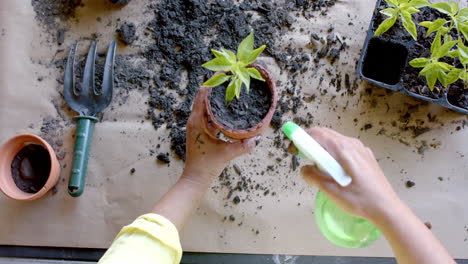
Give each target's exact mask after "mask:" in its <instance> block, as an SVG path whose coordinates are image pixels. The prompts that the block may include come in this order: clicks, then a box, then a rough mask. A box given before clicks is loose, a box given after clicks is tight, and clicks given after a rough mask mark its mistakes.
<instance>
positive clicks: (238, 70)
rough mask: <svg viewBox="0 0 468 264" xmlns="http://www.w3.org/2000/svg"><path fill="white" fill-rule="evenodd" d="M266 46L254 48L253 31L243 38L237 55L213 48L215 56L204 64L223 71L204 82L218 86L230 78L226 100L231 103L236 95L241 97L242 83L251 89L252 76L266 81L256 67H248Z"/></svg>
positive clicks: (206, 66)
mask: <svg viewBox="0 0 468 264" xmlns="http://www.w3.org/2000/svg"><path fill="white" fill-rule="evenodd" d="M265 48H266V46H265V45H262V46H261V47H259V48H257V49H254V33H253V31H252V32H250V34H249V35H248V36H247V37H246V38H245V39H244V40H242V42H241V43H240V44H239V47H238V48H237V55H236V54H234V52H232V51H230V50H226V49H221V50H220V51H219V50H211V52H212V53H213V54H214V55H215V58H214V59H212V60H210V61H208V62H206V63H204V64H203V65H202V66H203V67H204V68H206V69H208V70H211V71H223V72H225V73H219V74H216V75H214V76H213V77H211V78H210V79H208V80H207V81H206V82H204V83H203V86H206V87H216V86H219V85H221V84H223V83H225V82H227V81H229V80H230V82H229V84H228V86H227V89H226V102H227V103H230V102H231V101H232V99H234V97H236V98H238V99H239V97H240V93H241V89H242V84H244V86H245V88H246V89H247V93H248V92H249V89H250V78H254V79H257V80H261V81H265V80H264V79H263V77H262V75H261V74H260V72H259V71H258V70H257V69H255V68H254V67H247V66H249V65H250V64H252V63H254V62H255V60H256V59H257V57H258V56H259V55H260V53H262V51H263V50H264V49H265Z"/></svg>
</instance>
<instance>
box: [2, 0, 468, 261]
mask: <svg viewBox="0 0 468 264" xmlns="http://www.w3.org/2000/svg"><path fill="white" fill-rule="evenodd" d="M104 2H105V3H104ZM107 2H108V1H104V0H102V1H84V3H85V5H84V7H82V8H79V9H78V10H77V17H78V18H79V19H78V20H79V24H78V25H77V24H76V23H75V22H72V23H71V24H72V26H71V30H70V31H68V32H67V35H66V39H65V40H66V41H65V43H64V44H63V45H62V47H64V48H65V50H64V51H58V49H59V47H58V46H57V45H56V44H55V43H54V42H53V41H52V44H51V42H47V41H46V40H47V39H49V40H50V38H51V36H50V34H48V33H46V32H44V30H43V29H42V28H41V27H40V26H38V24H37V21H35V19H34V16H35V13H34V11H33V9H32V7H31V5H30V1H14V0H7V1H1V3H0V27H1V36H0V54H1V56H0V58H1V61H0V124H1V125H0V126H1V128H0V142H4V141H5V140H7V139H8V138H10V137H12V136H14V135H15V134H17V133H20V132H31V133H36V134H41V132H40V128H41V126H42V124H43V120H44V119H47V118H52V119H59V120H61V121H60V124H59V125H60V126H63V129H62V130H61V131H63V133H59V134H57V135H55V134H54V131H50V132H49V135H48V137H49V138H53V139H54V140H57V139H61V140H63V143H64V144H63V146H61V147H60V149H59V150H58V152H59V153H65V154H66V155H65V157H64V159H63V160H61V164H62V165H63V166H64V168H63V170H62V173H61V179H60V182H59V184H58V186H57V191H58V192H57V193H56V194H52V193H51V192H49V193H48V194H47V195H46V197H44V198H43V199H40V200H37V201H33V202H17V201H13V200H10V199H8V198H7V197H5V196H4V195H0V208H1V210H0V221H1V223H2V225H1V226H0V244H10V245H34V246H60V247H88V248H106V247H108V246H109V245H110V243H111V241H112V239H113V238H114V236H115V235H116V234H117V232H118V231H119V230H120V228H121V227H122V226H123V225H126V224H128V223H130V222H131V221H133V219H134V218H136V217H137V216H139V215H141V214H143V213H146V212H148V211H149V210H150V209H151V208H152V206H153V205H154V203H155V202H156V201H157V200H158V198H160V197H161V195H163V193H164V192H165V191H166V190H167V189H168V188H169V187H170V186H171V184H173V183H174V182H175V181H176V180H177V178H178V176H179V175H180V173H181V171H182V168H183V163H182V162H181V161H176V160H175V159H174V158H172V157H171V160H172V162H171V164H170V166H167V165H160V164H158V163H156V162H155V156H151V155H150V153H149V150H150V149H153V150H155V149H156V148H155V146H156V145H157V144H161V148H162V150H158V151H164V152H166V151H167V152H170V151H169V142H168V139H167V137H168V130H166V129H164V128H161V129H159V130H157V131H156V130H155V129H154V128H153V127H152V126H151V123H150V122H149V121H145V122H143V123H141V120H143V119H144V113H145V112H146V107H147V106H146V105H145V104H143V103H142V102H144V101H145V97H146V96H147V95H146V93H145V92H144V91H143V92H142V91H136V90H135V91H132V92H131V94H130V96H129V98H128V100H127V103H126V104H125V105H121V106H119V105H117V104H116V103H115V102H114V103H113V104H112V105H111V106H110V107H109V108H107V109H106V110H104V119H103V121H102V122H100V123H98V124H96V126H95V130H94V135H93V143H92V150H91V155H90V159H89V167H88V176H87V184H86V189H85V192H84V194H83V195H82V196H81V197H79V198H72V197H70V196H69V195H68V194H67V188H66V187H67V182H68V176H69V172H70V171H69V170H70V167H71V162H70V161H71V153H72V144H73V138H72V133H73V132H74V123H73V121H71V117H72V115H71V114H70V113H67V112H64V110H63V109H64V108H63V105H62V104H63V100H62V99H61V97H60V95H59V94H58V91H61V90H62V87H61V86H60V84H59V83H58V82H57V81H56V78H61V76H59V75H58V73H57V72H55V71H54V69H55V68H54V67H47V65H48V64H50V63H51V61H53V59H54V58H57V57H61V58H65V57H66V54H67V52H68V47H69V46H70V44H71V43H72V40H73V39H74V38H78V37H80V36H81V37H83V36H90V35H91V33H93V32H100V34H101V35H100V36H99V40H100V41H101V42H100V44H101V46H100V49H102V50H104V46H106V45H107V43H108V41H110V40H111V39H112V38H114V34H115V33H114V31H115V28H116V25H117V23H118V22H116V19H117V18H118V17H121V18H122V21H133V22H135V23H137V24H138V25H144V23H145V21H146V19H148V18H149V17H150V16H151V15H150V14H148V12H145V11H144V10H145V6H146V3H145V1H137V0H134V1H132V2H131V3H130V4H129V5H128V6H126V7H124V8H122V9H118V10H112V11H111V10H108V9H106V4H107ZM373 8H374V1H372V0H349V1H339V2H338V3H337V4H336V6H334V7H332V8H330V10H329V15H328V16H327V17H322V16H319V19H316V18H312V19H310V20H304V19H299V20H298V21H297V22H296V23H295V24H294V25H293V26H294V27H295V32H294V33H288V35H287V36H285V37H284V42H285V45H284V46H283V47H286V46H288V45H291V46H292V47H304V46H305V45H306V44H307V43H308V41H309V36H306V35H304V34H301V33H300V32H299V28H301V27H302V28H304V29H306V31H307V29H311V30H312V32H319V31H320V29H322V30H323V31H324V32H326V29H327V28H328V27H329V25H333V26H334V28H335V32H336V33H337V34H339V35H341V36H342V37H347V38H348V39H349V38H350V40H348V45H349V46H350V48H349V49H348V50H346V52H343V53H342V56H341V59H340V63H336V64H335V65H334V67H339V69H338V70H339V71H340V72H341V73H342V75H344V74H345V73H348V74H349V75H350V76H351V78H352V79H354V73H355V64H354V63H355V60H356V58H357V57H358V56H359V52H360V49H361V46H362V44H363V40H364V37H365V32H366V30H367V27H368V23H369V19H370V17H371V13H372V10H373ZM348 14H349V15H350V18H348ZM98 16H99V17H101V18H102V22H97V21H96V18H97V17H98ZM109 21H110V26H106V24H108V23H109ZM349 22H352V24H348V23H349ZM323 34H324V36H326V35H325V34H326V33H323ZM290 38H291V39H290ZM104 43H105V44H104ZM62 49H63V48H62ZM132 52H134V50H131V49H129V48H124V47H119V49H118V53H119V54H122V53H128V54H131V53H132ZM261 60H262V62H263V63H265V64H267V66H268V67H269V69H270V70H271V71H272V73H273V75H275V76H276V77H277V79H279V80H281V81H282V83H286V82H285V81H286V79H285V78H286V75H285V74H281V73H280V71H279V68H278V66H277V65H276V64H275V62H274V61H273V60H271V59H269V58H262V59H261ZM342 62H348V63H347V64H346V63H344V64H343V63H342ZM325 68H326V67H322V70H321V71H323V70H324V69H325ZM319 75H320V72H318V73H312V72H306V73H304V74H301V75H299V76H298V77H297V82H298V86H299V87H301V89H302V90H303V94H305V95H307V94H309V95H310V94H313V93H315V94H318V97H317V99H316V100H315V101H313V102H311V103H307V104H306V106H307V110H305V109H304V108H301V110H300V111H299V113H298V114H297V116H301V117H306V112H307V111H309V112H310V113H311V114H312V116H313V119H314V124H315V125H322V126H329V127H332V128H334V129H336V130H338V131H339V132H342V133H345V134H347V135H350V136H357V137H359V138H361V139H362V140H363V141H364V142H365V144H367V145H368V146H370V147H371V148H372V149H373V150H374V151H375V154H376V156H377V158H378V159H379V162H380V164H381V165H382V167H383V169H384V170H385V172H386V175H387V177H388V178H389V179H390V181H391V183H392V185H393V186H394V187H395V189H396V191H397V192H398V194H399V195H400V196H401V198H402V199H403V200H404V201H405V202H407V203H408V204H409V206H410V207H411V208H412V209H413V210H414V212H415V213H416V214H417V215H418V216H419V217H420V218H421V219H422V220H423V221H429V222H431V224H432V231H433V232H434V234H435V235H436V236H437V237H438V238H440V239H441V241H442V243H443V244H444V245H445V246H446V247H447V248H448V250H449V251H450V253H451V254H452V255H453V256H454V257H457V258H468V242H467V238H468V229H467V225H468V203H467V201H468V192H467V186H468V168H467V166H468V162H467V161H468V152H467V149H468V129H467V128H464V129H461V130H460V131H457V130H456V127H457V126H461V122H462V121H466V120H467V118H466V116H463V115H459V114H456V113H454V112H451V111H448V110H446V109H444V108H441V107H439V106H436V105H433V104H421V103H420V102H418V101H415V100H413V99H411V98H409V97H407V96H404V95H401V94H398V93H387V91H386V90H384V89H380V88H372V95H368V94H367V93H366V92H364V91H365V89H366V88H368V87H367V86H366V85H365V84H364V83H361V82H359V84H360V87H359V89H358V90H357V95H355V96H344V97H343V96H336V98H333V96H334V95H337V93H335V91H334V89H329V90H328V93H327V94H324V95H319V93H317V89H318V88H319V84H318V79H319V78H318V77H317V76H319ZM325 76H326V75H325ZM38 78H40V79H43V80H42V81H39V80H38ZM326 78H329V77H326ZM329 81H330V80H327V79H325V80H324V81H323V82H322V84H321V85H320V88H324V87H325V88H326V87H327V86H329ZM279 89H285V88H284V87H283V86H282V85H280V86H279ZM347 101H348V103H347ZM345 105H347V107H346V108H345V107H344V106H345ZM411 105H420V106H419V107H418V109H417V111H415V112H413V113H411V118H410V119H411V120H412V121H414V120H417V119H420V120H427V117H426V115H427V113H431V114H433V115H437V120H438V121H437V122H435V123H427V125H428V126H430V127H431V128H432V129H431V130H430V131H429V132H426V133H424V134H422V135H420V136H419V137H417V138H413V135H412V134H411V132H401V131H400V130H399V129H398V128H395V127H393V126H392V125H391V123H392V121H396V120H398V119H399V118H400V116H401V115H403V114H405V113H406V111H408V109H410V108H411V107H410V106H411ZM387 106H388V107H387ZM111 109H113V110H111ZM344 109H345V110H344ZM287 118H292V116H287ZM287 118H285V120H286V119H287ZM356 118H357V122H356V121H354V120H355V119H356ZM114 120H117V121H114ZM379 122H381V123H380V124H379ZM426 122H427V121H426ZM365 124H373V128H370V129H367V130H366V129H362V127H363V126H364V125H365ZM441 124H443V126H442V125H441ZM380 128H384V129H385V131H380V132H381V133H378V132H379V129H380ZM274 136H275V135H274V134H273V131H272V130H271V129H270V130H269V131H268V132H267V133H266V135H265V136H264V138H263V141H262V143H261V144H260V146H259V147H257V148H256V150H255V151H254V152H253V153H252V154H250V155H247V156H245V157H242V158H239V159H237V160H235V161H234V162H233V163H235V164H237V165H238V166H239V167H240V168H241V170H242V171H243V174H244V175H245V176H248V177H251V178H252V179H253V180H255V181H257V182H260V183H263V184H265V185H268V186H269V189H270V190H271V192H273V191H274V192H276V195H275V196H272V195H267V196H264V195H263V193H260V195H258V196H257V194H258V193H251V194H249V195H250V198H251V199H252V201H245V202H241V203H240V204H238V205H233V204H232V203H231V202H229V201H226V200H225V198H226V196H227V193H228V190H227V189H223V188H219V190H218V192H217V193H215V192H214V191H212V190H210V191H209V192H208V193H207V194H206V196H205V199H204V200H203V202H202V204H201V206H200V208H198V209H197V210H196V212H195V213H194V215H193V217H192V219H191V220H190V221H189V224H188V226H187V227H186V228H185V230H184V231H183V233H182V234H181V237H182V243H183V248H184V250H186V251H201V252H235V253H268V254H305V255H348V256H392V252H391V249H390V247H389V246H388V244H387V243H386V241H385V239H383V238H381V239H380V240H379V241H378V242H376V243H375V244H373V245H371V246H370V247H367V248H364V249H342V248H338V247H336V246H334V245H332V244H331V243H330V242H328V241H327V240H326V239H325V238H324V237H323V236H322V235H321V233H320V232H319V230H318V229H317V226H316V225H315V220H314V214H313V199H314V195H315V192H316V189H315V188H310V187H307V186H306V185H305V184H304V183H303V181H302V180H301V178H300V176H299V175H298V171H294V172H293V171H291V169H290V167H289V164H290V157H287V158H284V159H283V160H282V161H281V164H282V165H284V166H282V167H279V168H278V169H277V171H275V172H267V173H265V174H264V175H261V174H257V172H260V171H265V170H266V166H267V165H271V164H275V162H276V161H274V160H271V159H273V158H271V157H270V156H269V152H275V151H278V150H277V149H276V148H273V146H272V145H273V139H274ZM423 141H425V142H427V145H428V146H429V145H430V144H433V145H432V146H433V147H430V146H429V147H427V150H426V151H425V153H424V155H420V154H418V147H419V146H421V145H422V144H423ZM62 155H63V154H62ZM171 155H172V154H171ZM300 163H301V164H305V163H307V161H304V160H301V161H300ZM65 166H66V167H65ZM131 168H135V169H136V172H135V173H134V174H133V175H131V174H130V172H129V171H130V169H131ZM229 171H230V175H231V177H233V178H235V177H238V176H236V174H235V173H234V171H233V169H232V167H230V168H229ZM438 177H442V181H440V180H439V179H438ZM408 179H411V180H412V181H414V182H415V183H416V186H414V187H412V188H411V189H408V188H406V187H405V181H406V180H408ZM213 186H219V182H214V183H213ZM239 195H240V196H241V198H246V197H247V194H245V193H240V194H239ZM226 204H227V206H225V205H226ZM259 206H262V209H258V207H259ZM230 215H233V216H235V218H236V220H235V222H230V221H223V218H224V217H226V216H230ZM240 223H242V225H240ZM257 230H258V231H259V233H258V234H256V231H257ZM416 242H417V241H415V243H416Z"/></svg>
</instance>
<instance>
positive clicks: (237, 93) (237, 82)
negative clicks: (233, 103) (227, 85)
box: [234, 79, 242, 99]
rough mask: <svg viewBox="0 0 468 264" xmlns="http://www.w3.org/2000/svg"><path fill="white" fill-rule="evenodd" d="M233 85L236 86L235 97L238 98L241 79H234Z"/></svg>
mask: <svg viewBox="0 0 468 264" xmlns="http://www.w3.org/2000/svg"><path fill="white" fill-rule="evenodd" d="M234 85H235V87H236V89H235V91H236V97H237V99H239V98H240V93H241V89H242V81H241V80H240V79H236V81H235V84H234Z"/></svg>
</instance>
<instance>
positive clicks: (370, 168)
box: [301, 128, 401, 221]
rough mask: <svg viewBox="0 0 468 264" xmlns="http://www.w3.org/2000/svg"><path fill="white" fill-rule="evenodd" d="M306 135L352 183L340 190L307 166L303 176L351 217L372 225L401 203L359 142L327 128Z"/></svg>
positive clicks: (366, 148)
mask: <svg viewBox="0 0 468 264" xmlns="http://www.w3.org/2000/svg"><path fill="white" fill-rule="evenodd" d="M307 132H308V133H309V134H310V135H311V136H312V137H313V138H314V139H315V140H316V141H317V142H318V143H319V144H320V145H322V147H324V148H325V149H326V150H327V151H328V152H329V153H330V154H331V155H332V156H333V157H334V158H335V159H336V160H337V161H338V162H339V163H340V164H341V166H342V167H343V168H344V169H345V171H346V172H347V174H348V175H349V176H350V177H351V178H352V179H353V181H352V182H351V184H350V185H348V186H346V187H341V186H340V185H339V184H338V183H336V182H335V180H333V178H332V177H330V176H329V175H327V174H326V173H324V172H322V171H320V170H318V169H317V167H315V166H312V165H307V166H304V167H302V169H301V174H302V176H303V177H304V179H305V180H306V182H307V183H309V184H310V185H313V186H317V187H318V188H319V189H320V190H321V191H322V192H324V193H325V194H326V195H327V196H328V197H329V198H330V199H332V201H333V202H335V203H336V204H337V205H338V206H340V207H341V208H342V209H344V210H345V211H347V212H348V213H350V214H352V215H354V216H358V217H362V218H366V219H369V220H371V221H372V220H376V219H375V218H376V217H378V216H379V215H380V214H381V212H382V210H385V208H388V207H391V206H393V205H397V204H398V203H401V200H400V199H399V198H398V196H397V195H396V193H395V192H394V191H393V189H392V187H391V185H390V183H389V182H388V181H387V178H386V177H385V175H384V173H383V172H382V169H381V168H380V166H379V164H378V163H377V160H376V159H375V157H374V154H373V153H372V150H370V149H369V148H368V147H366V146H364V145H363V144H362V142H361V141H360V140H358V139H356V138H351V137H347V136H343V135H341V134H340V133H338V132H336V131H334V130H331V129H328V128H311V129H309V130H308V131H307Z"/></svg>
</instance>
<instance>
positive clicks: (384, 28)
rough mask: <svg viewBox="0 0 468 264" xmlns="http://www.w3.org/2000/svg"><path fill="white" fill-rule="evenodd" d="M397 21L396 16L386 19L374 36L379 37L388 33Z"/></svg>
mask: <svg viewBox="0 0 468 264" xmlns="http://www.w3.org/2000/svg"><path fill="white" fill-rule="evenodd" d="M396 19H397V17H396V16H393V17H389V18H387V19H385V20H384V21H383V22H382V24H380V25H379V27H378V28H377V30H376V31H375V33H374V36H379V35H382V34H383V33H385V32H387V30H389V29H390V28H391V27H392V26H393V25H394V24H395V22H396Z"/></svg>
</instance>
